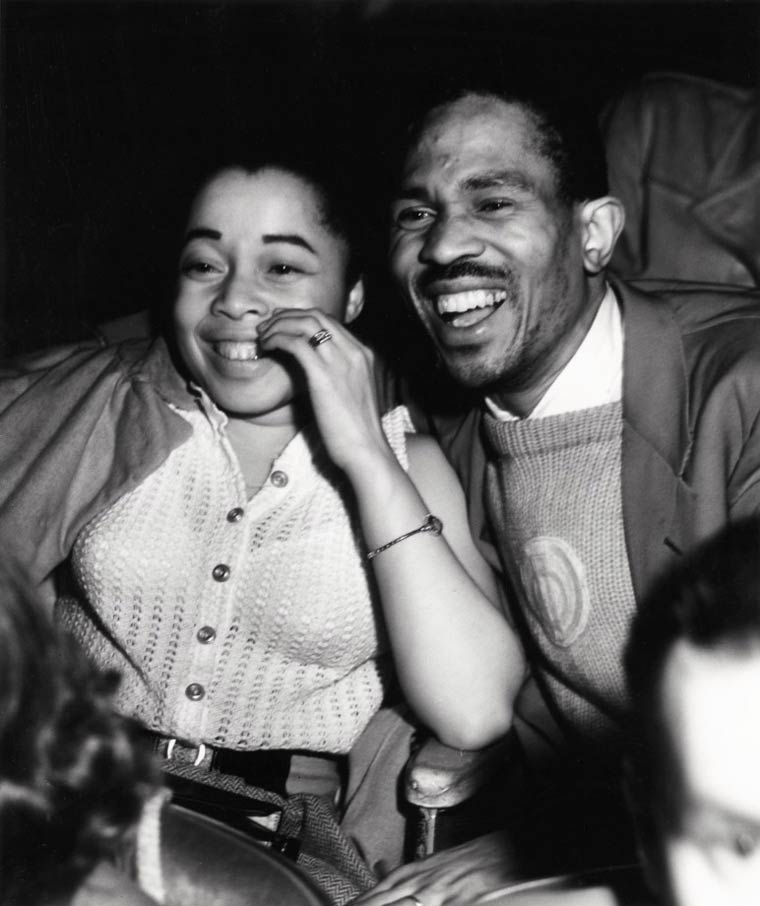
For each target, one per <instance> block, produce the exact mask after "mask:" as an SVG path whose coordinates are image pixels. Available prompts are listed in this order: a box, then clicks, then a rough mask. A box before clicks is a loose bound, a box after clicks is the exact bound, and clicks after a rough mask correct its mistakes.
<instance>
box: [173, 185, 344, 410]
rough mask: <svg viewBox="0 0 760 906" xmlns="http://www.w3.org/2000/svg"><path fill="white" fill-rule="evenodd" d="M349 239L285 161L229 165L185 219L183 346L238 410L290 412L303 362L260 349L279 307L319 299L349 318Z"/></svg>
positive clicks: (179, 313)
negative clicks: (327, 219)
mask: <svg viewBox="0 0 760 906" xmlns="http://www.w3.org/2000/svg"><path fill="white" fill-rule="evenodd" d="M347 264H348V245H347V243H346V241H345V240H344V239H342V238H340V237H338V236H336V235H335V234H334V233H332V232H331V231H330V230H329V229H328V228H327V227H326V226H325V224H324V223H323V216H322V212H321V209H320V197H319V195H318V193H317V191H316V190H315V189H314V188H313V187H312V186H311V185H310V184H309V183H308V182H306V181H304V180H303V179H301V178H300V177H298V176H295V175H293V174H290V173H288V172H286V171H283V170H277V169H265V170H259V171H256V172H254V173H248V172H246V171H244V170H241V169H229V170H223V171H222V172H220V173H218V174H217V175H216V176H214V177H213V178H212V179H211V180H210V181H209V182H208V183H206V185H205V186H204V187H203V189H201V191H200V193H199V194H198V196H197V197H196V199H195V202H194V204H193V207H192V210H191V212H190V218H189V220H188V224H187V230H186V234H185V239H184V244H183V248H182V253H181V255H180V262H179V282H178V289H177V297H176V300H175V303H174V331H175V339H176V341H177V346H178V348H179V351H180V354H181V356H182V359H183V361H184V363H185V365H186V366H187V368H188V369H189V371H190V374H191V376H192V378H193V379H194V380H195V381H196V382H197V383H198V384H199V385H200V386H201V387H203V388H204V390H206V392H207V393H208V394H209V396H210V397H211V399H212V400H213V401H214V402H215V403H216V405H217V406H219V408H220V409H222V410H223V411H224V412H226V413H228V414H229V415H231V416H233V417H235V416H236V417H240V418H245V419H247V420H250V421H253V422H257V423H260V424H269V425H277V424H287V423H291V422H292V421H293V411H292V402H293V398H294V396H295V394H296V392H297V389H298V388H297V384H298V372H297V369H296V366H295V365H294V364H291V363H289V362H288V361H287V360H286V359H285V358H280V357H273V356H267V355H263V354H262V355H259V354H258V353H259V350H258V345H257V330H258V325H259V323H260V322H261V321H262V320H263V319H264V318H267V317H269V315H271V314H272V313H273V312H274V311H275V309H282V308H290V309H308V308H319V309H321V310H322V311H324V312H326V313H327V314H329V315H332V316H333V317H335V318H337V319H339V320H341V321H342V320H345V319H346V314H347V311H346V309H347V300H348V294H349V289H350V287H348V286H347V282H346V270H347Z"/></svg>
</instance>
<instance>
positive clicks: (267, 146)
mask: <svg viewBox="0 0 760 906" xmlns="http://www.w3.org/2000/svg"><path fill="white" fill-rule="evenodd" d="M231 169H240V170H243V171H244V172H246V173H258V172H260V171H262V170H281V171H282V172H284V173H289V174H291V175H292V176H295V177H297V178H298V179H301V180H303V182H305V183H306V184H307V185H309V186H311V188H312V189H314V190H315V192H316V194H317V197H318V199H319V203H320V214H321V216H322V223H323V224H324V226H325V228H326V229H327V230H329V231H330V232H331V233H332V234H333V235H334V236H337V237H339V238H340V239H343V240H344V241H345V242H346V244H347V246H348V252H349V259H348V273H347V278H348V282H349V284H352V283H353V282H355V281H356V280H357V279H358V278H359V277H360V276H361V273H362V270H363V261H364V256H365V246H366V237H365V233H366V225H365V224H364V221H363V218H362V217H361V216H360V213H359V209H358V207H357V205H356V204H355V201H354V197H353V192H352V179H351V173H352V164H351V160H350V158H349V157H348V155H347V154H346V153H345V152H341V151H340V149H338V148H335V147H330V148H323V147H321V146H319V145H316V144H315V143H313V142H312V143H308V144H307V145H306V146H304V144H303V137H301V138H300V139H299V137H297V136H293V137H288V138H280V137H278V138H272V139H271V140H270V141H268V142H267V141H265V140H263V139H262V138H261V137H258V138H257V139H255V140H254V139H251V140H250V141H247V140H245V139H242V138H241V139H238V140H235V141H232V142H227V144H226V146H225V147H224V148H222V149H219V148H217V149H215V150H214V155H213V158H206V159H201V160H199V161H198V162H197V167H196V170H195V176H196V178H195V179H194V180H193V181H192V182H191V191H190V193H189V194H188V195H187V196H186V199H185V204H184V206H181V208H182V210H183V212H184V214H185V215H186V214H187V211H188V210H189V209H190V204H191V202H192V199H193V198H195V196H196V195H197V194H198V191H199V189H200V188H201V187H202V186H203V185H205V184H206V183H207V182H209V181H210V180H211V179H213V178H214V177H215V176H217V175H218V174H219V173H221V172H223V171H224V170H231Z"/></svg>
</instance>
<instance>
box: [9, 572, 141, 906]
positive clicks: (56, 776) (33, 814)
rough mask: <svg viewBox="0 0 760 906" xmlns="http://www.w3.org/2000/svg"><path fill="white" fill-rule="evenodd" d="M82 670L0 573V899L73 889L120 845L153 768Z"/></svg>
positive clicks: (128, 726) (96, 678) (103, 692)
mask: <svg viewBox="0 0 760 906" xmlns="http://www.w3.org/2000/svg"><path fill="white" fill-rule="evenodd" d="M116 684H117V677H116V675H115V674H113V673H102V672H99V671H98V670H96V669H95V668H93V667H92V666H91V665H90V663H89V662H88V661H87V660H86V658H85V657H84V655H83V654H82V652H81V651H80V649H79V648H77V646H76V644H75V642H74V640H73V639H71V638H70V637H68V636H66V635H64V634H63V633H61V632H59V631H57V629H56V628H55V627H54V626H53V625H52V623H51V621H50V620H49V619H48V618H47V614H46V613H45V612H44V610H43V605H42V604H41V603H40V602H39V601H38V600H36V599H35V598H34V597H33V596H32V595H31V594H29V593H28V592H27V591H26V590H25V589H24V586H23V584H22V583H21V581H20V580H18V579H17V578H16V577H14V576H11V575H9V574H8V573H7V572H6V571H0V878H2V884H0V902H1V903H3V904H22V903H23V904H24V906H32V904H36V903H41V902H44V901H45V899H46V898H51V897H53V896H60V895H65V894H66V893H67V892H69V891H71V890H73V889H74V888H75V887H76V885H77V884H78V883H79V882H80V881H81V879H82V878H83V877H84V876H85V875H86V874H87V872H89V871H90V870H91V869H92V867H93V866H94V865H95V864H96V863H97V862H98V861H100V860H101V859H102V858H104V857H108V856H112V855H114V854H115V852H116V851H117V849H118V848H119V847H121V846H123V845H124V843H125V842H127V841H128V839H129V836H130V833H131V831H132V829H133V828H134V827H135V826H136V823H137V821H138V818H139V816H140V812H141V808H142V803H143V802H144V800H145V798H146V797H147V796H148V795H149V794H150V792H151V791H153V789H154V788H155V787H156V786H157V774H156V768H155V767H154V765H153V762H152V760H151V759H150V756H149V755H148V753H147V752H145V751H143V749H142V748H141V747H140V746H139V745H138V742H137V732H138V731H137V728H136V725H133V724H132V723H130V722H128V721H127V720H125V719H123V718H121V717H119V716H117V715H116V714H115V713H114V712H113V711H112V708H111V695H112V693H113V690H114V688H115V686H116Z"/></svg>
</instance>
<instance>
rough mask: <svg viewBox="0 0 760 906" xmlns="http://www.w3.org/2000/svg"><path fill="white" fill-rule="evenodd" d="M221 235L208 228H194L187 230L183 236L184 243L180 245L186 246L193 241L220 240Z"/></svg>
mask: <svg viewBox="0 0 760 906" xmlns="http://www.w3.org/2000/svg"><path fill="white" fill-rule="evenodd" d="M221 238H222V234H221V233H220V232H219V230H212V229H211V228H210V227H195V228H194V229H192V230H188V231H187V233H186V234H185V238H184V241H183V242H182V245H183V246H184V245H187V243H188V242H192V240H193V239H221Z"/></svg>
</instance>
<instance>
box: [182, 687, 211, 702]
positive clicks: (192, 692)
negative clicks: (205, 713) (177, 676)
mask: <svg viewBox="0 0 760 906" xmlns="http://www.w3.org/2000/svg"><path fill="white" fill-rule="evenodd" d="M205 694H206V690H205V689H204V688H203V686H201V684H200V683H190V685H189V686H188V687H187V689H185V695H186V696H187V697H188V698H189V699H190V701H191V702H198V701H200V700H201V699H202V698H203V697H204V695H205Z"/></svg>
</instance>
